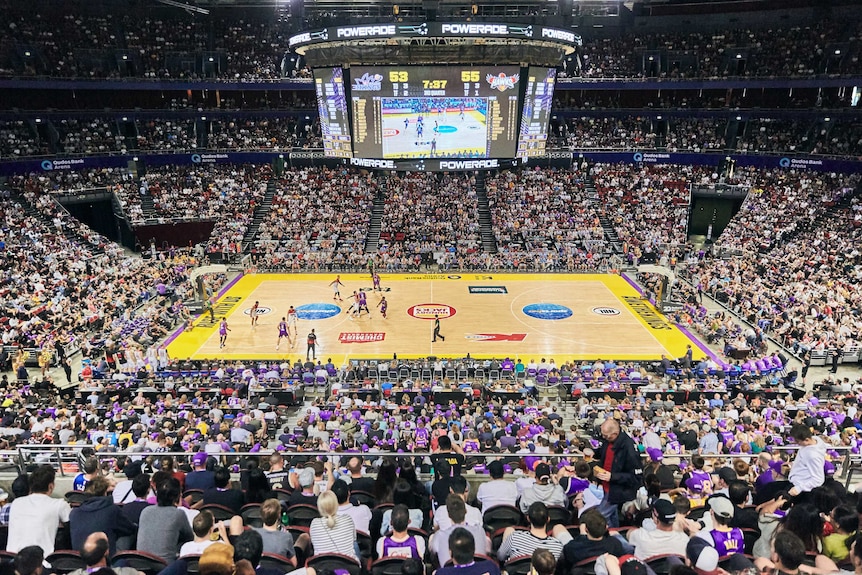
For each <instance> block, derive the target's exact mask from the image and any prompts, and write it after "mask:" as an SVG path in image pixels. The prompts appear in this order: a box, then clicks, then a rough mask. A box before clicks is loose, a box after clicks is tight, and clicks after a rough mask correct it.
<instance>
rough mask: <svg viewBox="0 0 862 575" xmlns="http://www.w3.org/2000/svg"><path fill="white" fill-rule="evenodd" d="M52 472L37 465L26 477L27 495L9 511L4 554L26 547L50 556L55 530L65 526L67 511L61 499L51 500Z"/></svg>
mask: <svg viewBox="0 0 862 575" xmlns="http://www.w3.org/2000/svg"><path fill="white" fill-rule="evenodd" d="M54 478H55V472H54V468H53V467H51V466H50V465H40V466H39V467H37V468H36V470H35V471H33V473H32V474H30V495H27V496H26V497H19V498H17V499H15V501H13V502H12V507H11V508H10V510H9V539H8V541H7V543H6V550H7V551H11V552H12V553H16V552H18V551H19V550H21V549H23V548H25V547H27V546H29V545H38V546H39V547H41V548H42V550H43V551H44V552H45V553H47V554H49V555H50V554H51V553H53V552H54V541H55V539H56V537H57V528H58V527H59V525H60V524H61V523H68V522H69V515H70V513H71V510H72V509H71V507H70V506H69V504H68V503H67V502H66V500H65V499H54V498H53V497H51V494H52V493H53V492H54Z"/></svg>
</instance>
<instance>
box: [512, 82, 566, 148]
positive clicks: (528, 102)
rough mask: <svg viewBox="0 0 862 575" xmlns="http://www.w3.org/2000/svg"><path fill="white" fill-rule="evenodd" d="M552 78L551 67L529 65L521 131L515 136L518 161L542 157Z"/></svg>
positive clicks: (549, 113) (549, 116) (546, 136)
mask: <svg viewBox="0 0 862 575" xmlns="http://www.w3.org/2000/svg"><path fill="white" fill-rule="evenodd" d="M556 77H557V71H556V70H555V69H554V68H537V67H533V66H530V68H529V70H528V72H527V82H526V84H527V87H526V89H525V91H524V109H523V112H522V113H521V132H520V134H519V135H518V157H519V158H529V157H531V156H544V155H545V149H546V147H547V143H548V122H549V121H550V119H551V104H552V103H553V100H554V79H555V78H556Z"/></svg>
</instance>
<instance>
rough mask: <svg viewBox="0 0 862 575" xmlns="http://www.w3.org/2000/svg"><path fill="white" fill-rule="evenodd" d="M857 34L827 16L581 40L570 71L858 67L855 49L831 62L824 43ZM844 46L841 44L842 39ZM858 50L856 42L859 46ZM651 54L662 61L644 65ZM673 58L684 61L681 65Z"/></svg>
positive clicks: (707, 73) (678, 73)
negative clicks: (768, 25) (806, 22)
mask: <svg viewBox="0 0 862 575" xmlns="http://www.w3.org/2000/svg"><path fill="white" fill-rule="evenodd" d="M853 37H858V25H857V23H855V22H834V21H830V20H825V21H821V22H817V23H815V24H812V25H810V26H794V27H788V28H782V29H777V30H776V29H766V30H764V29H761V30H755V29H746V28H739V29H736V30H732V29H724V30H722V31H721V32H692V31H686V32H666V33H653V34H631V35H626V36H624V37H621V38H602V39H596V40H592V41H586V42H584V45H583V46H582V47H581V50H580V53H579V54H578V61H577V62H576V66H575V69H574V70H572V71H571V72H570V74H571V75H576V76H585V77H634V76H641V77H643V76H659V77H667V78H698V77H724V76H748V77H757V76H812V75H815V74H823V73H825V72H826V71H827V67H828V71H829V72H831V73H838V72H840V71H842V70H847V71H848V72H849V71H850V70H853V69H856V67H858V65H859V64H858V61H859V53H858V52H854V53H852V54H845V55H844V57H843V58H841V59H840V61H839V63H835V61H834V60H833V59H832V54H831V53H830V51H829V50H827V47H828V46H829V45H831V44H839V43H843V42H846V41H847V40H848V39H850V38H853ZM842 45H843V44H842ZM857 49H858V47H857ZM649 55H652V56H653V57H654V58H656V60H658V61H661V62H662V63H661V65H659V66H658V67H657V68H656V69H654V70H651V69H650V68H649V66H648V64H649V62H648V57H649ZM674 62H680V63H685V64H682V65H681V66H679V67H676V66H673V63H674Z"/></svg>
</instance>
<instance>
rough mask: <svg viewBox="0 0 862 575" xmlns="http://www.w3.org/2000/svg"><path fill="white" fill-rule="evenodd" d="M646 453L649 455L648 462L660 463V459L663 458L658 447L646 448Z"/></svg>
mask: <svg viewBox="0 0 862 575" xmlns="http://www.w3.org/2000/svg"><path fill="white" fill-rule="evenodd" d="M646 452H647V455H649V458H650V461H661V460H662V457H664V453H662V452H661V449H659V448H658V447H647V450H646Z"/></svg>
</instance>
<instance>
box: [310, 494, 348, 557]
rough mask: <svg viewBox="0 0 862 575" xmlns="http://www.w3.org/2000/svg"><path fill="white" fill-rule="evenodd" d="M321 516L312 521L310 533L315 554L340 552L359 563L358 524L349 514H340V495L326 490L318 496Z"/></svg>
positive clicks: (318, 508) (318, 507)
mask: <svg viewBox="0 0 862 575" xmlns="http://www.w3.org/2000/svg"><path fill="white" fill-rule="evenodd" d="M317 510H318V511H319V512H320V517H318V518H316V519H313V520H312V521H311V526H310V527H309V529H308V534H309V536H310V538H311V546H312V547H313V548H314V554H315V555H319V554H321V553H340V554H342V555H346V556H348V557H350V558H351V559H354V560H355V561H356V562H357V563H359V553H358V552H357V544H356V526H355V525H354V523H353V519H352V518H351V517H350V516H349V515H339V514H338V497H336V496H335V494H334V493H333V492H332V491H324V492H323V493H321V494H320V497H318V498H317Z"/></svg>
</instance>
